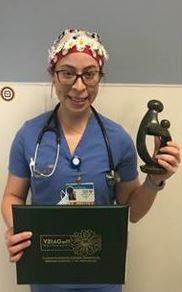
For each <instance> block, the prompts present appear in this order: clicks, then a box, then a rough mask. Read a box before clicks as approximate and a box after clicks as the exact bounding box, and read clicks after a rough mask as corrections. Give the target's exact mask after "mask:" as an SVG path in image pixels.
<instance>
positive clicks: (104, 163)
mask: <svg viewBox="0 0 182 292" xmlns="http://www.w3.org/2000/svg"><path fill="white" fill-rule="evenodd" d="M50 114H51V113H50V112H49V113H45V114H42V115H40V116H38V117H36V118H34V119H32V120H29V121H27V122H25V124H24V125H23V126H22V127H21V129H20V130H19V131H18V133H17V134H16V137H15V139H14V141H13V143H12V147H11V151H10V159H9V171H10V173H12V174H14V175H16V176H18V177H26V178H30V187H31V200H32V204H51V205H53V204H57V203H58V202H59V201H60V192H61V191H62V190H64V189H65V185H66V184H67V183H74V182H75V181H76V179H77V177H78V169H76V168H73V167H72V165H71V158H72V155H71V154H70V151H69V147H68V144H67V142H66V139H65V136H64V133H63V130H62V128H60V134H61V147H60V155H59V160H58V165H57V168H56V171H55V173H54V174H53V175H52V176H51V177H31V173H30V168H29V163H30V159H31V157H34V152H35V147H36V143H37V138H38V135H39V132H40V130H41V129H42V127H43V126H44V125H45V123H46V121H47V119H48V117H49V116H50ZM99 116H100V118H101V120H102V123H103V125H104V127H105V129H106V132H107V135H108V138H109V142H110V146H111V151H112V155H113V160H114V165H115V167H116V168H117V170H118V172H119V175H120V177H121V181H130V180H133V179H135V178H136V177H137V175H138V172H137V158H136V151H135V147H134V144H133V142H132V139H131V138H130V136H129V135H128V133H127V132H126V131H125V130H124V128H123V127H122V126H120V125H118V124H117V123H115V122H113V121H111V120H110V119H108V118H106V117H104V116H102V115H99ZM53 126H54V124H53ZM56 149H57V145H56V138H55V134H54V133H53V132H47V133H46V134H45V135H44V137H43V139H42V142H41V145H40V147H39V151H38V156H37V166H36V168H37V169H39V170H41V171H44V170H46V169H47V168H48V166H51V165H52V164H53V162H54V161H55V155H56ZM74 155H77V156H79V157H80V158H81V166H80V169H79V172H80V174H81V177H82V182H85V183H87V182H93V183H94V188H95V204H103V205H106V204H113V203H114V194H113V193H112V191H111V189H110V188H109V187H108V185H107V183H106V179H105V175H106V173H107V171H109V160H108V154H107V149H106V145H105V142H104V138H103V134H102V131H101V129H100V126H99V125H98V122H97V120H96V118H95V116H94V114H92V115H91V117H90V119H89V121H88V124H87V127H86V129H85V132H84V134H83V136H82V138H81V140H80V141H79V143H78V145H77V147H76V149H75V153H74ZM41 287H42V288H41ZM46 287H47V288H46ZM51 287H52V288H53V287H54V288H55V289H53V290H51ZM56 287H57V288H56ZM58 287H59V289H60V290H56V289H58ZM61 287H62V288H64V287H65V288H72V289H74V288H77V289H78V288H83V289H84V291H86V288H88V289H89V288H94V287H95V288H100V289H101V288H102V287H103V289H104V290H103V291H113V292H114V291H121V287H120V285H98V284H90V285H86V284H85V285H55V286H54V285H35V286H32V291H33V292H34V291H38V292H40V291H44V292H51V291H62V290H61ZM118 287H119V290H117V289H118ZM106 288H108V289H110V290H107V289H106ZM33 289H34V290H33ZM37 289H38V290H37ZM100 289H99V290H97V291H98V292H99V291H102V290H100ZM112 289H115V290H112ZM72 291H73V290H72ZM77 291H78V290H77Z"/></svg>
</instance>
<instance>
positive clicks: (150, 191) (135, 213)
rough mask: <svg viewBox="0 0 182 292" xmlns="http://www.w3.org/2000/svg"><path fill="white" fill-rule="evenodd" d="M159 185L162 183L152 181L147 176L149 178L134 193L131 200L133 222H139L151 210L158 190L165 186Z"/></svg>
mask: <svg viewBox="0 0 182 292" xmlns="http://www.w3.org/2000/svg"><path fill="white" fill-rule="evenodd" d="M155 185H156V186H155ZM157 185H160V183H157V184H156V182H155V184H154V183H151V181H150V180H149V178H147V180H145V181H144V183H143V184H142V185H140V186H139V187H138V188H137V189H136V190H135V191H134V192H133V193H132V195H131V197H130V200H129V206H130V221H131V222H133V223H134V222H137V221H138V220H140V219H141V218H142V217H143V216H144V215H145V214H146V213H147V212H148V211H149V209H150V208H151V206H152V205H153V203H154V201H155V198H156V196H157V193H158V191H159V190H161V189H162V188H163V185H162V186H161V187H160V186H157Z"/></svg>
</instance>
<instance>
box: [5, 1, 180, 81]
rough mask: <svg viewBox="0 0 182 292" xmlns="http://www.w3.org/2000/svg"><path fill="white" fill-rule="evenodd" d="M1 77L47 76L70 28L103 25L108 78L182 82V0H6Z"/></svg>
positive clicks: (43, 78) (42, 78)
mask: <svg viewBox="0 0 182 292" xmlns="http://www.w3.org/2000/svg"><path fill="white" fill-rule="evenodd" d="M0 7H1V9H0V40H1V45H0V64H1V70H0V81H20V82H22V81H23V82H45V81H47V72H46V69H47V50H48V47H49V46H50V43H52V42H53V40H54V39H55V38H56V37H57V36H58V34H59V33H60V32H61V31H62V30H64V29H65V28H70V27H71V28H73V27H79V28H83V29H88V30H91V31H98V32H99V34H100V35H101V37H102V39H103V42H104V44H105V46H106V48H108V51H109V54H110V60H109V62H108V65H107V66H106V72H107V82H108V83H150V84H152V83H158V84H161V83H163V84H164V83H165V84H181V83H182V36H181V27H182V17H181V11H182V1H181V0H173V1H171V0H152V1H151V0H122V1H121V0H112V1H110V0H103V1H98V0H92V1H90V0H84V1H83V0H76V1H73V0H61V1H60V0H51V1H50V0H38V1H37V0H31V1H29V0H16V1H14V0H1V6H0Z"/></svg>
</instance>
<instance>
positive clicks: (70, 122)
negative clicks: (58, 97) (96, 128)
mask: <svg viewBox="0 0 182 292" xmlns="http://www.w3.org/2000/svg"><path fill="white" fill-rule="evenodd" d="M90 115H91V109H90V108H88V110H86V111H84V112H82V113H70V112H69V111H67V110H66V109H63V108H62V107H61V106H60V108H59V110H58V119H59V123H60V125H61V127H62V128H63V130H64V132H66V133H70V134H71V133H77V134H82V133H83V132H84V130H85V128H86V125H87V123H88V120H89V118H90Z"/></svg>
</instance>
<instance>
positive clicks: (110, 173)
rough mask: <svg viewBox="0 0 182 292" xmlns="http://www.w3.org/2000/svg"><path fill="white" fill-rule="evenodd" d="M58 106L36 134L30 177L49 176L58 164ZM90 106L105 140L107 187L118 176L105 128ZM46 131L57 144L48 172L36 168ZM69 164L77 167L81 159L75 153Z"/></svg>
mask: <svg viewBox="0 0 182 292" xmlns="http://www.w3.org/2000/svg"><path fill="white" fill-rule="evenodd" d="M59 106H60V103H58V104H57V105H56V107H55V108H54V110H53V112H52V113H51V115H50V116H49V118H48V119H47V121H46V123H45V125H44V126H43V128H42V129H41V131H40V133H39V135H38V138H37V143H36V147H35V152H34V156H33V157H31V159H30V164H29V167H30V171H31V176H32V177H37V176H39V177H40V176H41V177H50V176H52V175H53V174H54V172H55V170H56V167H57V164H58V159H59V151H60V144H61V133H60V129H59V125H58V120H57V111H58V108H59ZM90 107H91V110H92V112H93V114H94V116H95V118H96V120H97V122H98V124H99V126H100V129H101V131H102V135H103V138H104V141H105V145H106V149H107V154H108V163H109V171H108V172H107V173H106V182H107V184H108V186H109V187H113V186H114V185H115V184H116V183H117V182H119V181H120V176H119V174H118V171H117V169H115V167H114V161H113V156H112V151H111V146H110V142H109V139H108V135H107V132H106V129H105V127H104V125H103V123H102V121H101V118H100V117H99V114H98V113H97V111H96V110H95V108H94V107H93V106H90ZM52 121H53V122H54V126H51V122H52ZM46 132H52V133H54V134H55V137H56V144H57V150H56V156H55V161H54V163H53V167H52V170H51V171H50V173H43V172H41V171H39V170H37V169H36V161H37V156H38V152H39V147H40V144H41V141H42V138H43V136H44V135H45V133H46ZM71 164H72V166H73V168H79V167H80V164H81V159H80V158H79V157H78V156H76V155H75V156H73V157H72V159H71Z"/></svg>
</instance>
